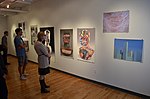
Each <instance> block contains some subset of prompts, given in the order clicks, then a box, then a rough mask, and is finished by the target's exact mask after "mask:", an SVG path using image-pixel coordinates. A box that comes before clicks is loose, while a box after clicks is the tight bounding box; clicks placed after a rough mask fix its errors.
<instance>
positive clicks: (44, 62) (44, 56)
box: [34, 32, 51, 93]
mask: <svg viewBox="0 0 150 99" xmlns="http://www.w3.org/2000/svg"><path fill="white" fill-rule="evenodd" d="M37 38H38V40H37V41H36V42H35V44H34V49H35V51H36V53H37V55H38V73H39V75H40V76H39V82H40V86H41V93H48V92H49V90H47V89H46V88H49V87H50V86H47V85H46V83H45V75H46V74H48V73H50V67H49V58H50V57H51V55H50V53H48V50H47V47H46V46H45V45H44V44H43V43H42V42H43V41H44V40H45V34H44V32H39V33H38V35H37Z"/></svg>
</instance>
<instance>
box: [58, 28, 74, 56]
mask: <svg viewBox="0 0 150 99" xmlns="http://www.w3.org/2000/svg"><path fill="white" fill-rule="evenodd" d="M60 52H61V55H62V56H67V57H73V29H60Z"/></svg>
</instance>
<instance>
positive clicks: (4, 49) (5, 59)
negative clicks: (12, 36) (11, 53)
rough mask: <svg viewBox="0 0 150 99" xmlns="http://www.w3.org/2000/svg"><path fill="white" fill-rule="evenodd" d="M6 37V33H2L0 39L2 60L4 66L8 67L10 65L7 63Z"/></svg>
mask: <svg viewBox="0 0 150 99" xmlns="http://www.w3.org/2000/svg"><path fill="white" fill-rule="evenodd" d="M7 36H8V31H5V32H4V36H3V37H2V42H1V43H2V46H3V60H4V63H5V65H10V63H8V62H7V52H8V43H7Z"/></svg>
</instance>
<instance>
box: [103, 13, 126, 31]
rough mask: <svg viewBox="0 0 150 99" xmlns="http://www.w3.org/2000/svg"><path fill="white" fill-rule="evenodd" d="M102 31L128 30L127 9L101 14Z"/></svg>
mask: <svg viewBox="0 0 150 99" xmlns="http://www.w3.org/2000/svg"><path fill="white" fill-rule="evenodd" d="M103 32H104V33H107V32H117V33H120V32H121V33H123V32H124V33H128V32H129V11H118V12H108V13H104V14H103Z"/></svg>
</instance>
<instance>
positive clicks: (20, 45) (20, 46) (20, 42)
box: [16, 38, 26, 49]
mask: <svg viewBox="0 0 150 99" xmlns="http://www.w3.org/2000/svg"><path fill="white" fill-rule="evenodd" d="M16 42H17V45H18V46H17V47H18V49H21V48H25V47H26V46H25V44H24V42H23V40H21V39H19V38H17V41H16Z"/></svg>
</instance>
